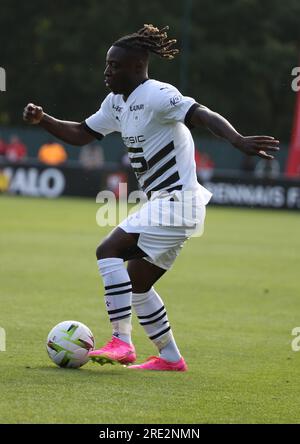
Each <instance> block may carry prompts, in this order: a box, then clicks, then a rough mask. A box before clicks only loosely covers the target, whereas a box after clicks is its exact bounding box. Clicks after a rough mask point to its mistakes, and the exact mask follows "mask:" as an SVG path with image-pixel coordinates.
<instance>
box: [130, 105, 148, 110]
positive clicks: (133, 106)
mask: <svg viewBox="0 0 300 444" xmlns="http://www.w3.org/2000/svg"><path fill="white" fill-rule="evenodd" d="M144 107H145V105H143V104H142V105H130V108H129V109H130V111H141V110H142V109H144Z"/></svg>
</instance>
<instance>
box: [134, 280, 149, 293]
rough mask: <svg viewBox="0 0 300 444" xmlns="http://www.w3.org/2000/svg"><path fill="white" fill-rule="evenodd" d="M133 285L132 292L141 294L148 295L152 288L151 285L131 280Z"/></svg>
mask: <svg viewBox="0 0 300 444" xmlns="http://www.w3.org/2000/svg"><path fill="white" fill-rule="evenodd" d="M131 283H132V292H133V293H137V294H141V293H147V292H148V291H149V290H150V289H151V288H152V283H151V284H147V283H146V284H145V283H142V282H135V281H134V280H131Z"/></svg>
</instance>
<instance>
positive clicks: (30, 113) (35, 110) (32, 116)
mask: <svg viewBox="0 0 300 444" xmlns="http://www.w3.org/2000/svg"><path fill="white" fill-rule="evenodd" d="M43 117H44V111H43V108H42V107H41V106H37V105H34V103H28V105H27V106H25V108H24V112H23V120H25V122H27V123H30V124H32V125H37V124H38V123H40V121H41V120H42V118H43Z"/></svg>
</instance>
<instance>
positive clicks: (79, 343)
mask: <svg viewBox="0 0 300 444" xmlns="http://www.w3.org/2000/svg"><path fill="white" fill-rule="evenodd" d="M94 347H95V340H94V336H93V333H92V332H91V330H90V329H89V328H88V327H87V326H86V325H84V324H82V323H81V322H78V321H64V322H60V323H59V324H57V325H56V326H55V327H54V328H53V329H52V330H51V331H50V333H49V335H48V338H47V352H48V355H49V357H50V359H52V361H53V362H55V364H56V365H58V366H59V367H67V368H78V367H81V366H82V365H84V364H86V363H87V362H88V360H89V357H88V352H89V351H91V350H93V349H94Z"/></svg>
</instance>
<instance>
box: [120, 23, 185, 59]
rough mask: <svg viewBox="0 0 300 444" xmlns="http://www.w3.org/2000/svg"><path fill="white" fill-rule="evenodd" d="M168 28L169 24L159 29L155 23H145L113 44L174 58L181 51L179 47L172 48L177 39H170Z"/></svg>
mask: <svg viewBox="0 0 300 444" xmlns="http://www.w3.org/2000/svg"><path fill="white" fill-rule="evenodd" d="M168 29H169V26H165V27H164V28H162V29H158V28H156V27H155V26H153V25H144V27H143V28H141V29H140V30H139V31H137V32H135V33H133V34H129V35H126V36H124V37H121V38H120V39H119V40H117V41H116V42H115V43H114V44H113V46H119V47H121V48H125V49H137V50H142V51H146V52H151V53H153V54H156V55H158V56H160V57H162V58H165V59H174V56H175V55H176V54H178V53H179V49H176V48H172V46H173V45H174V44H175V43H176V41H177V40H175V39H171V40H169V39H168V35H167V32H166V31H167V30H168Z"/></svg>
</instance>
